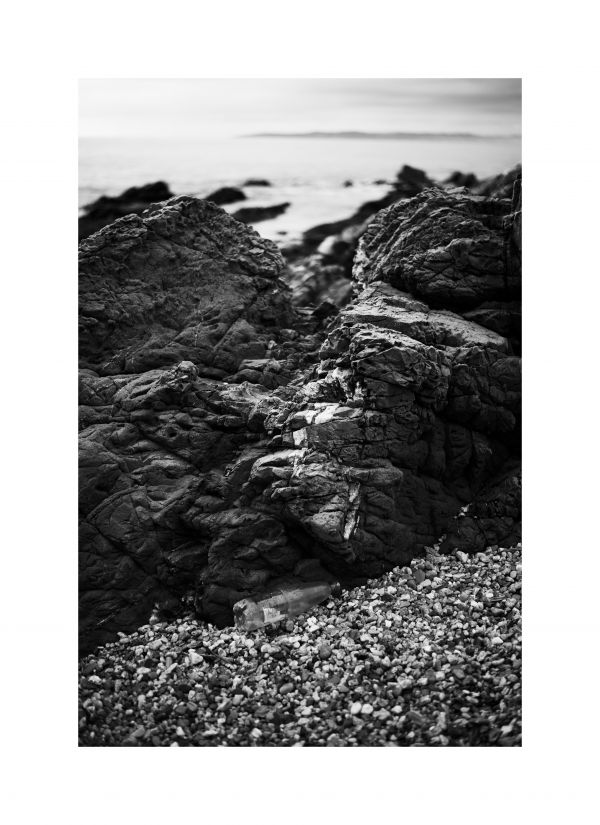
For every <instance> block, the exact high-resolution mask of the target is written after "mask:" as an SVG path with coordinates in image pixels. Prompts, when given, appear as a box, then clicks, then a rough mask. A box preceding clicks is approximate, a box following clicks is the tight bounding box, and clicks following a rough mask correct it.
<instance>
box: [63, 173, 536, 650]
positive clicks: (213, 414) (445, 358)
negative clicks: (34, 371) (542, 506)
mask: <svg viewBox="0 0 600 825" xmlns="http://www.w3.org/2000/svg"><path fill="white" fill-rule="evenodd" d="M469 183H470V184H471V185H472V186H473V190H469V189H466V188H464V187H462V188H458V189H457V188H452V185H453V182H452V183H451V184H445V185H437V184H434V183H433V182H432V181H430V180H429V179H428V178H427V176H426V175H425V174H424V173H422V172H420V171H419V170H412V169H410V167H404V169H403V170H401V173H400V174H399V176H398V179H397V181H396V183H395V185H394V187H393V190H392V192H390V194H389V195H388V196H386V197H387V200H386V198H384V199H383V200H384V201H386V202H385V203H382V202H377V203H375V204H370V205H369V204H367V205H365V208H364V209H363V210H362V211H361V210H359V211H358V213H357V215H358V217H357V216H353V218H352V219H351V220H350V222H346V223H345V224H344V226H342V227H340V226H336V227H333V229H332V226H331V225H328V226H327V228H325V229H323V228H316V229H318V230H319V231H318V232H316V231H315V232H313V233H312V235H310V237H309V238H308V239H307V238H306V236H305V246H304V248H302V249H295V250H293V251H292V250H289V249H288V250H286V249H284V250H283V252H284V254H285V257H284V256H282V254H281V252H280V250H279V249H278V248H277V247H276V246H275V244H273V243H271V242H270V241H267V240H265V239H263V238H261V237H260V235H258V233H256V232H255V231H254V230H253V229H252V228H251V227H250V226H247V225H245V224H244V223H242V222H240V221H239V220H236V218H235V217H234V216H231V215H228V214H227V213H225V212H224V211H223V210H222V209H220V208H219V207H218V206H217V205H215V204H214V203H211V202H209V201H208V200H200V199H196V198H190V197H173V198H170V199H169V200H167V201H166V202H164V203H156V204H153V205H150V206H148V207H147V208H145V209H144V210H143V211H141V212H140V214H130V215H127V216H125V217H121V218H119V219H118V220H116V221H114V222H112V223H110V224H109V225H108V226H106V227H104V228H103V229H101V230H100V231H98V232H96V233H95V234H93V235H91V236H90V237H89V238H87V239H85V240H84V241H82V243H81V244H80V253H79V254H80V361H81V372H80V403H81V406H80V428H81V431H80V446H81V459H80V480H81V488H80V514H81V531H80V554H81V556H80V576H81V578H80V605H81V616H80V638H81V649H82V651H83V652H87V651H89V650H92V649H93V648H94V647H95V646H97V645H98V644H103V643H106V642H110V641H112V640H113V639H114V638H115V636H116V634H117V632H124V631H125V632H127V631H132V630H134V629H135V628H137V627H139V626H140V625H143V624H144V623H145V622H146V621H147V620H148V617H149V616H150V614H151V612H152V610H153V608H154V607H155V606H156V605H159V606H160V608H161V610H162V611H163V614H165V615H167V614H168V611H171V613H172V615H174V616H177V615H182V614H183V613H185V611H186V610H187V609H189V608H188V607H186V605H189V604H191V603H193V604H194V606H195V611H196V615H197V616H198V617H200V618H204V619H207V620H209V621H211V622H213V623H215V624H217V625H218V626H219V627H225V626H226V625H228V624H231V621H232V614H231V608H232V605H233V604H234V602H235V601H237V600H239V599H240V598H243V597H245V596H249V595H255V594H257V593H260V592H262V591H264V590H266V589H269V588H270V587H276V586H285V585H287V584H290V583H294V582H297V581H315V580H332V579H334V578H339V579H341V580H342V582H343V583H344V584H345V586H346V587H355V586H357V585H360V584H361V583H364V582H365V581H366V580H367V579H369V578H373V577H375V576H381V575H383V574H385V573H386V571H389V570H390V569H392V568H396V567H398V566H399V565H400V566H402V565H406V564H408V563H410V561H411V559H413V558H414V557H415V555H419V554H420V553H422V552H423V550H424V548H425V547H427V546H432V545H433V544H434V543H435V542H436V541H437V540H438V539H439V538H440V537H441V536H442V535H443V534H446V539H445V544H444V545H443V547H442V549H444V550H446V551H450V550H457V549H458V550H460V551H463V550H466V551H468V552H477V551H480V550H482V549H483V548H484V547H487V546H490V545H500V546H507V543H510V544H512V543H514V542H515V541H517V540H518V539H519V535H520V463H519V458H520V279H521V271H520V237H521V229H520V226H521V202H520V171H519V170H517V171H515V172H511V173H509V174H508V175H507V176H503V177H500V178H498V179H495V180H494V181H491V182H490V181H488V182H484V183H480V182H478V181H473V180H471V179H469ZM484 189H485V191H484ZM509 189H510V197H506V193H507V191H508V190H509ZM474 191H480V192H482V194H473V192H474ZM136 197H138V198H139V193H138V194H136ZM382 207H383V208H382ZM123 208H125V207H123ZM336 233H337V234H336ZM344 233H345V234H344ZM307 234H308V233H307ZM338 241H340V242H341V241H343V244H342V245H341V246H340V245H339V243H338ZM336 244H337V245H336ZM319 250H320V251H319ZM349 274H351V280H350V279H349Z"/></svg>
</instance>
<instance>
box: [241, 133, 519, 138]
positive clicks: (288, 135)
mask: <svg viewBox="0 0 600 825" xmlns="http://www.w3.org/2000/svg"><path fill="white" fill-rule="evenodd" d="M240 137H244V138H274V137H277V138H342V139H345V140H357V139H361V140H415V139H418V140H448V139H456V140H497V139H500V138H518V137H520V135H476V134H473V133H472V132H256V133H255V134H250V135H240Z"/></svg>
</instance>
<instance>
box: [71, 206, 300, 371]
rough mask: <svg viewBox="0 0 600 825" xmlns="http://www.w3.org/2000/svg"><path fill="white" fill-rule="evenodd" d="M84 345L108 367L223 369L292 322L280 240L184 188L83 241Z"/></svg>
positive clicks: (93, 359)
mask: <svg viewBox="0 0 600 825" xmlns="http://www.w3.org/2000/svg"><path fill="white" fill-rule="evenodd" d="M79 267H80V275H79V286H80V309H79V324H80V338H79V354H80V360H81V362H82V366H84V367H87V368H90V369H93V370H95V371H96V372H98V373H99V374H101V375H116V374H122V373H138V372H142V371H144V370H149V369H153V368H156V367H168V366H171V365H174V364H177V363H178V362H179V361H183V360H193V361H194V363H195V364H196V365H197V366H198V368H199V370H200V372H201V374H202V375H205V376H217V377H223V376H225V375H228V374H230V373H233V372H235V371H236V369H237V367H238V365H239V364H240V363H241V362H242V361H243V360H244V359H245V358H262V357H264V356H265V354H266V353H267V350H268V348H269V345H270V341H271V339H272V338H273V335H274V332H273V330H274V328H276V327H285V326H286V322H287V321H291V315H290V313H289V310H288V298H287V294H286V290H285V287H284V285H283V284H282V283H281V282H280V281H278V277H279V276H280V275H281V273H282V270H283V261H282V259H281V255H280V254H279V252H278V251H277V248H276V247H275V245H274V244H272V243H271V242H270V241H267V240H264V239H263V238H261V237H260V236H259V235H258V234H257V233H256V232H254V230H252V229H250V228H248V227H245V226H243V225H242V224H240V223H239V222H238V221H235V220H234V219H233V218H231V217H229V216H227V215H226V214H225V213H224V212H223V210H222V209H220V208H219V207H217V206H215V205H214V204H212V203H210V202H208V201H202V200H198V199H196V198H190V197H185V196H182V197H179V198H174V199H173V200H170V201H168V202H167V203H166V204H165V205H164V206H163V207H162V208H159V209H156V210H154V211H149V212H147V213H146V214H145V215H144V216H143V217H139V216H133V215H132V216H130V217H127V218H122V219H120V220H119V221H116V222H115V223H113V224H111V225H110V226H107V227H105V228H104V229H103V230H102V231H101V232H98V233H97V234H95V235H93V236H92V237H91V238H88V239H87V240H85V241H84V242H83V243H82V244H81V245H80V250H79Z"/></svg>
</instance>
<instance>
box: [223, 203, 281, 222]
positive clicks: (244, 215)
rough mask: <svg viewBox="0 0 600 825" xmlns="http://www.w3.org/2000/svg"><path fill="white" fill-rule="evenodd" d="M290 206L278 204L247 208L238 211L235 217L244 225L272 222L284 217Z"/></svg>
mask: <svg viewBox="0 0 600 825" xmlns="http://www.w3.org/2000/svg"><path fill="white" fill-rule="evenodd" d="M289 205H290V204H289V203H276V204H274V205H273V206H246V207H243V208H242V209H238V210H236V211H235V212H234V213H233V217H234V218H236V219H237V220H238V221H242V223H260V222H261V221H270V220H272V219H273V218H278V217H279V215H283V213H284V212H285V211H286V209H287V208H288V206H289Z"/></svg>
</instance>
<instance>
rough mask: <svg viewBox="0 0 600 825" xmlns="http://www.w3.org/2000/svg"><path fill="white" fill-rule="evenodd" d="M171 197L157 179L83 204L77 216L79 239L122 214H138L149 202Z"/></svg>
mask: <svg viewBox="0 0 600 825" xmlns="http://www.w3.org/2000/svg"><path fill="white" fill-rule="evenodd" d="M171 197H173V193H172V192H171V191H170V189H169V187H168V186H167V184H166V183H165V182H164V181H162V180H159V181H157V182H156V183H147V184H146V185H145V186H132V187H131V188H130V189H126V190H125V191H124V192H122V193H121V194H120V195H117V196H116V197H108V196H107V195H102V197H100V198H98V199H97V200H95V201H94V202H93V203H89V204H88V205H87V206H84V212H85V214H84V215H83V216H82V217H81V218H79V240H80V241H81V240H83V238H87V237H88V236H89V235H92V234H93V233H94V232H97V231H98V230H99V229H102V227H103V226H107V225H108V224H109V223H112V222H113V221H114V220H116V219H117V218H121V217H123V216H124V215H132V214H135V215H139V214H140V212H143V211H144V210H145V209H147V208H148V206H149V205H150V204H151V203H159V202H161V201H166V200H168V198H171Z"/></svg>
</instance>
